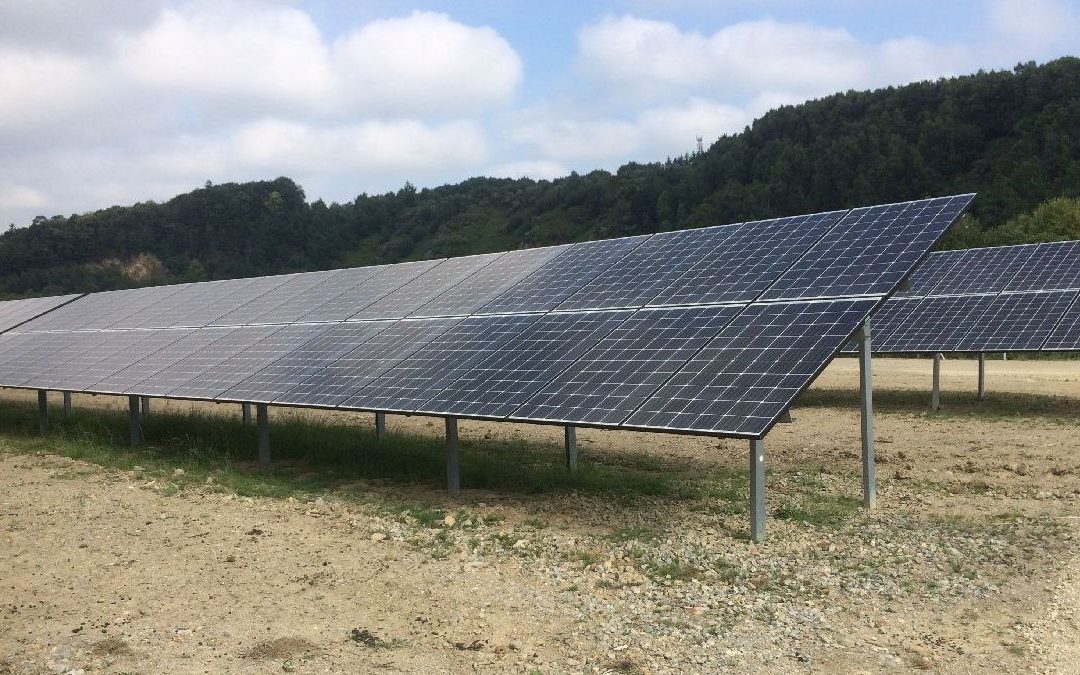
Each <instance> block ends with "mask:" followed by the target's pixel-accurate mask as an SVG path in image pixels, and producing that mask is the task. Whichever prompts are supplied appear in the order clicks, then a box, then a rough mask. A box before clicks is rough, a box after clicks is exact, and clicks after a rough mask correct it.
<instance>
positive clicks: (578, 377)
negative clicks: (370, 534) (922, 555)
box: [0, 195, 971, 437]
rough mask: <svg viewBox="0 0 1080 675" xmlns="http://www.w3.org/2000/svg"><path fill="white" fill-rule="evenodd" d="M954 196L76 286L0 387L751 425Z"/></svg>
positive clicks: (763, 421) (756, 426) (2, 369)
mask: <svg viewBox="0 0 1080 675" xmlns="http://www.w3.org/2000/svg"><path fill="white" fill-rule="evenodd" d="M970 199H971V195H966V196H962V197H950V198H943V199H937V200H921V201H918V202H910V203H907V204H896V205H888V206H882V207H874V208H871V209H856V210H854V211H851V212H833V213H824V214H814V215H810V216H802V217H798V218H784V219H776V220H772V221H762V222H758V223H742V224H737V225H731V226H722V227H716V228H705V229H702V230H692V231H685V232H675V233H664V234H659V235H651V236H649V235H645V236H637V237H627V238H623V239H614V240H607V241H597V242H587V243H582V244H575V245H569V246H562V247H552V248H548V249H535V250H531V251H520V252H507V253H502V254H485V255H479V256H470V257H466V258H455V259H450V260H443V261H424V262H417V263H404V264H400V265H389V266H383V267H374V268H360V269H355V270H337V271H332V272H316V273H310V274H294V275H282V276H277V277H263V278H256V279H245V280H235V281H224V282H211V283H207V284H189V285H184V286H178V287H163V288H156V289H139V290H137V291H120V292H114V293H112V294H92V295H91V296H88V298H89V300H88V301H87V303H86V304H85V305H83V307H81V308H79V307H75V305H77V304H78V303H74V304H73V305H72V307H73V308H74V309H73V310H71V311H68V312H65V313H64V315H63V316H60V317H59V318H58V317H56V316H51V315H46V316H45V317H42V318H41V319H40V320H36V321H31V322H29V323H28V324H25V325H24V326H22V327H20V329H19V331H18V332H15V333H12V334H9V335H6V336H5V337H4V338H3V339H2V340H0V385H7V386H23V387H32V388H63V389H76V390H80V391H93V392H102V393H122V394H130V395H144V396H163V397H178V398H198V399H213V400H230V401H245V402H265V403H275V404H283V405H298V406H321V407H333V408H346V409H358V410H382V411H389V412H418V413H423V414H435V415H447V416H455V417H480V418H490V419H511V420H522V421H546V422H558V423H565V424H582V425H598V426H624V427H631V428H639V429H654V430H672V431H674V430H678V431H688V432H695V433H709V434H716V435H731V436H743V437H760V436H761V435H763V434H764V433H765V432H767V431H768V429H769V428H771V426H772V424H774V423H775V421H776V420H777V419H778V417H779V416H780V415H781V414H782V413H783V412H784V411H785V410H786V409H787V407H788V406H790V404H791V402H792V401H793V400H794V398H795V397H796V396H797V395H798V394H799V393H800V392H801V391H802V390H803V389H805V387H806V386H808V385H809V383H810V382H811V381H812V379H813V378H814V377H815V376H816V375H817V373H818V372H819V371H820V370H821V369H822V368H823V367H824V366H825V364H826V363H827V362H828V361H829V359H831V358H832V356H833V355H834V354H835V353H836V351H837V349H838V348H839V347H840V345H841V344H842V343H843V342H844V340H845V339H846V338H847V337H849V336H850V335H851V333H852V332H853V331H854V330H855V329H856V328H857V327H858V326H859V325H860V323H862V321H864V320H865V319H866V317H867V316H868V314H869V312H870V311H871V310H872V309H873V308H874V307H875V306H877V305H878V304H879V303H880V302H881V301H882V299H883V297H884V295H885V294H887V293H889V292H890V291H892V290H893V289H894V288H895V286H896V285H897V284H898V283H899V282H900V281H901V280H902V279H904V278H905V277H906V276H907V275H908V274H909V273H910V271H911V268H912V267H913V266H914V265H915V264H916V263H917V262H918V261H919V259H921V257H923V256H924V255H925V253H926V250H927V249H928V248H929V247H930V246H931V245H932V244H933V243H934V242H936V241H937V239H938V238H939V237H940V236H941V234H942V233H943V232H944V231H945V229H946V228H947V227H948V226H949V225H950V224H951V223H952V222H953V220H955V218H956V217H957V216H958V215H959V213H960V211H961V210H962V209H963V208H964V206H966V204H967V203H968V202H969V201H970ZM763 298H767V299H768V301H763V300H762V299H763ZM80 302H82V301H80ZM131 308H134V310H132V311H129V310H131ZM62 309H63V308H62ZM271 319H272V320H271ZM120 328H123V329H125V330H118V329H120ZM47 331H48V332H47ZM73 383H74V384H78V385H79V386H78V387H75V386H72V384H73Z"/></svg>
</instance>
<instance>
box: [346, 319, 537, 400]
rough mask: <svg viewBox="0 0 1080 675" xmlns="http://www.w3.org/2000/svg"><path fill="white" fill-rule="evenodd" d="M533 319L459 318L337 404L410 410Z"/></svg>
mask: <svg viewBox="0 0 1080 675" xmlns="http://www.w3.org/2000/svg"><path fill="white" fill-rule="evenodd" d="M538 319H539V315H537V314H497V315H492V316H483V317H470V318H466V319H463V320H462V321H461V322H460V323H458V324H456V325H455V326H453V327H452V328H450V329H449V330H447V331H446V332H445V333H442V334H441V335H439V336H438V337H436V338H435V339H434V340H432V341H431V342H428V343H427V344H426V345H424V346H423V347H421V348H420V349H419V350H418V351H417V352H416V353H414V354H413V355H412V356H410V357H408V358H406V359H405V360H403V361H402V362H401V363H398V364H397V365H396V366H394V367H393V368H391V369H389V370H387V371H386V372H385V373H383V374H382V375H380V376H379V377H377V378H375V379H374V380H372V382H371V384H369V385H368V386H366V387H364V388H363V389H361V390H360V391H358V392H357V393H356V394H355V395H354V396H352V397H350V398H349V399H347V400H346V401H345V402H344V403H343V404H342V405H343V406H345V407H350V408H361V409H365V410H384V411H398V412H412V411H414V410H416V409H417V408H419V407H420V406H421V405H423V404H424V402H426V401H427V400H428V399H430V398H431V397H432V396H435V395H436V394H437V393H439V392H440V391H442V389H443V388H444V387H445V386H446V385H448V384H450V383H451V382H453V381H454V380H456V379H457V378H458V377H459V376H460V375H461V374H462V373H464V372H465V371H467V370H469V369H470V368H471V367H472V366H474V365H475V364H476V363H477V362H478V361H479V360H480V359H482V358H484V357H486V356H487V355H488V354H490V353H491V352H493V351H495V350H497V349H498V348H499V347H501V346H503V345H504V344H506V343H508V342H509V341H510V340H511V339H513V338H514V337H515V336H516V335H518V334H519V333H520V332H521V331H523V330H525V329H526V328H528V327H529V326H531V325H532V324H533V323H535V322H536V321H537V320H538Z"/></svg>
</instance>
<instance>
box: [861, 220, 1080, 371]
mask: <svg viewBox="0 0 1080 675" xmlns="http://www.w3.org/2000/svg"><path fill="white" fill-rule="evenodd" d="M1078 290H1080V242H1077V241H1065V242H1052V243H1045V244H1024V245H1020V246H1001V247H995V248H979V249H967V250H960V251H943V252H941V253H934V254H932V255H930V256H929V257H928V258H927V260H926V262H925V263H924V264H923V265H921V266H920V267H919V268H918V269H917V270H916V271H915V273H914V274H913V275H912V279H911V283H910V285H909V287H908V288H907V289H905V290H904V291H903V292H901V293H900V294H898V296H897V297H893V298H890V299H889V300H888V302H886V303H885V304H884V306H883V307H882V308H881V309H880V310H879V311H878V312H877V313H875V315H874V318H873V323H874V330H873V334H874V345H873V347H874V351H876V352H879V353H917V352H989V351H1037V350H1041V349H1052V350H1071V349H1080V332H1078V330H1077V328H1078V327H1077V325H1076V322H1075V319H1074V317H1075V316H1076V315H1077V313H1078V311H1080V309H1078V308H1077V302H1078V301H1077V299H1076V298H1077V291H1078ZM847 351H853V347H851V346H849V347H848V348H847Z"/></svg>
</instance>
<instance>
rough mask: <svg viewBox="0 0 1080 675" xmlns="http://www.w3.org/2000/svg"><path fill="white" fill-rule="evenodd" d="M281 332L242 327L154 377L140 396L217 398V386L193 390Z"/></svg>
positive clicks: (268, 327)
mask: <svg viewBox="0 0 1080 675" xmlns="http://www.w3.org/2000/svg"><path fill="white" fill-rule="evenodd" d="M280 329H281V326H241V327H239V328H236V329H234V330H232V331H231V332H229V333H228V334H226V335H223V336H221V337H220V338H218V339H217V340H214V341H213V342H211V343H209V344H208V345H206V346H205V347H203V348H202V349H200V350H199V351H197V352H195V353H194V354H191V355H189V356H186V357H184V358H182V359H180V360H179V361H177V362H175V363H173V364H172V365H171V366H169V367H168V368H166V369H164V370H162V371H161V372H159V373H157V374H156V375H154V377H153V378H152V381H147V382H143V383H141V384H139V387H138V388H139V389H141V391H138V392H137V393H139V394H142V395H144V396H172V397H183V398H204V399H205V398H213V395H214V393H216V390H215V387H216V386H217V383H216V382H213V383H210V384H209V386H206V387H198V386H192V385H191V383H192V381H193V380H196V379H198V378H199V377H200V376H201V375H204V374H206V373H208V372H210V371H211V370H215V369H217V368H220V367H221V366H222V365H223V364H225V363H226V362H228V361H229V360H230V359H233V358H235V357H236V355H237V354H239V353H240V352H242V351H243V350H245V349H246V348H247V347H248V346H249V345H251V344H253V343H255V342H257V341H259V340H261V339H263V338H265V337H267V336H269V335H273V334H274V333H275V332H277V331H278V330H280Z"/></svg>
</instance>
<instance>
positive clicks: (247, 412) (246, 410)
mask: <svg viewBox="0 0 1080 675" xmlns="http://www.w3.org/2000/svg"><path fill="white" fill-rule="evenodd" d="M240 419H241V420H242V421H243V423H244V424H251V404H250V403H241V404H240Z"/></svg>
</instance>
